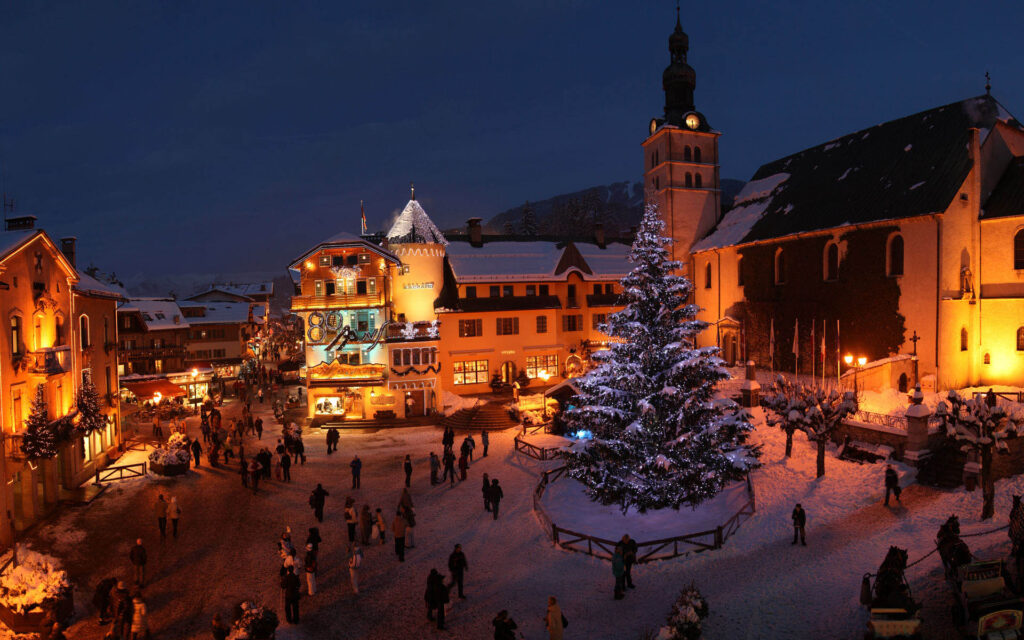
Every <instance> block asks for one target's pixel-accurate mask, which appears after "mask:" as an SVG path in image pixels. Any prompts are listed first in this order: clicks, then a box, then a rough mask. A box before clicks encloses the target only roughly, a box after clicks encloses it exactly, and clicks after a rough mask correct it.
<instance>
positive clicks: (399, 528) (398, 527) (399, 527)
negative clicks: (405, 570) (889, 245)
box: [391, 507, 406, 562]
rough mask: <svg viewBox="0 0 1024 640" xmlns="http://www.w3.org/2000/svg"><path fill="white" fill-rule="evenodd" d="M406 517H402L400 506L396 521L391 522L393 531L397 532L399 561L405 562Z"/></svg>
mask: <svg viewBox="0 0 1024 640" xmlns="http://www.w3.org/2000/svg"><path fill="white" fill-rule="evenodd" d="M405 529H406V526H405V518H403V517H402V509H401V507H399V509H398V513H397V514H396V515H395V520H394V522H392V523H391V532H392V533H394V534H395V555H397V556H398V561H399V562H405Z"/></svg>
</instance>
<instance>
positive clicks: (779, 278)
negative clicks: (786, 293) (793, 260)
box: [772, 247, 786, 284]
mask: <svg viewBox="0 0 1024 640" xmlns="http://www.w3.org/2000/svg"><path fill="white" fill-rule="evenodd" d="M772 279H773V280H774V281H775V284H785V282H786V253H785V252H784V251H783V250H782V248H781V247H779V248H778V249H776V250H775V263H774V269H773V271H772Z"/></svg>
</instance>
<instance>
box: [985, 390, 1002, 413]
mask: <svg viewBox="0 0 1024 640" xmlns="http://www.w3.org/2000/svg"><path fill="white" fill-rule="evenodd" d="M998 402H999V400H998V398H997V396H996V392H995V391H993V390H992V387H989V388H988V393H986V394H985V404H987V405H988V408H989V409H994V408H995V407H996V404H997V403H998Z"/></svg>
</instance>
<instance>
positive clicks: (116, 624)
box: [108, 580, 132, 640]
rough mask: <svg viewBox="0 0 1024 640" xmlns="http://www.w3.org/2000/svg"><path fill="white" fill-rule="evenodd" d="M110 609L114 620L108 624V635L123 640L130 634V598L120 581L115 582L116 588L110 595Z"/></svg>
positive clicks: (126, 588) (125, 587)
mask: <svg viewBox="0 0 1024 640" xmlns="http://www.w3.org/2000/svg"><path fill="white" fill-rule="evenodd" d="M111 607H112V608H113V611H114V619H113V622H111V624H110V631H109V633H108V635H111V636H113V637H114V638H116V639H117V640H124V638H126V637H127V636H128V634H129V633H130V632H131V625H132V597H131V596H130V595H129V594H128V587H127V586H125V584H124V582H122V581H120V580H118V581H117V588H115V589H114V592H113V594H111Z"/></svg>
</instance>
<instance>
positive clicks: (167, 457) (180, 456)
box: [149, 447, 192, 467]
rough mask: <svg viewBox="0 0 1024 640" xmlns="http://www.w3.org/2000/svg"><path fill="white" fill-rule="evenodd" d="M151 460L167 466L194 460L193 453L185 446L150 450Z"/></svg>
mask: <svg viewBox="0 0 1024 640" xmlns="http://www.w3.org/2000/svg"><path fill="white" fill-rule="evenodd" d="M149 461H150V463H153V464H159V465H163V466H165V467H169V466H172V465H176V464H188V463H189V462H191V461H192V454H191V453H189V451H188V449H186V448H184V447H170V448H168V447H159V448H156V449H153V450H152V451H150V452H149Z"/></svg>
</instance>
